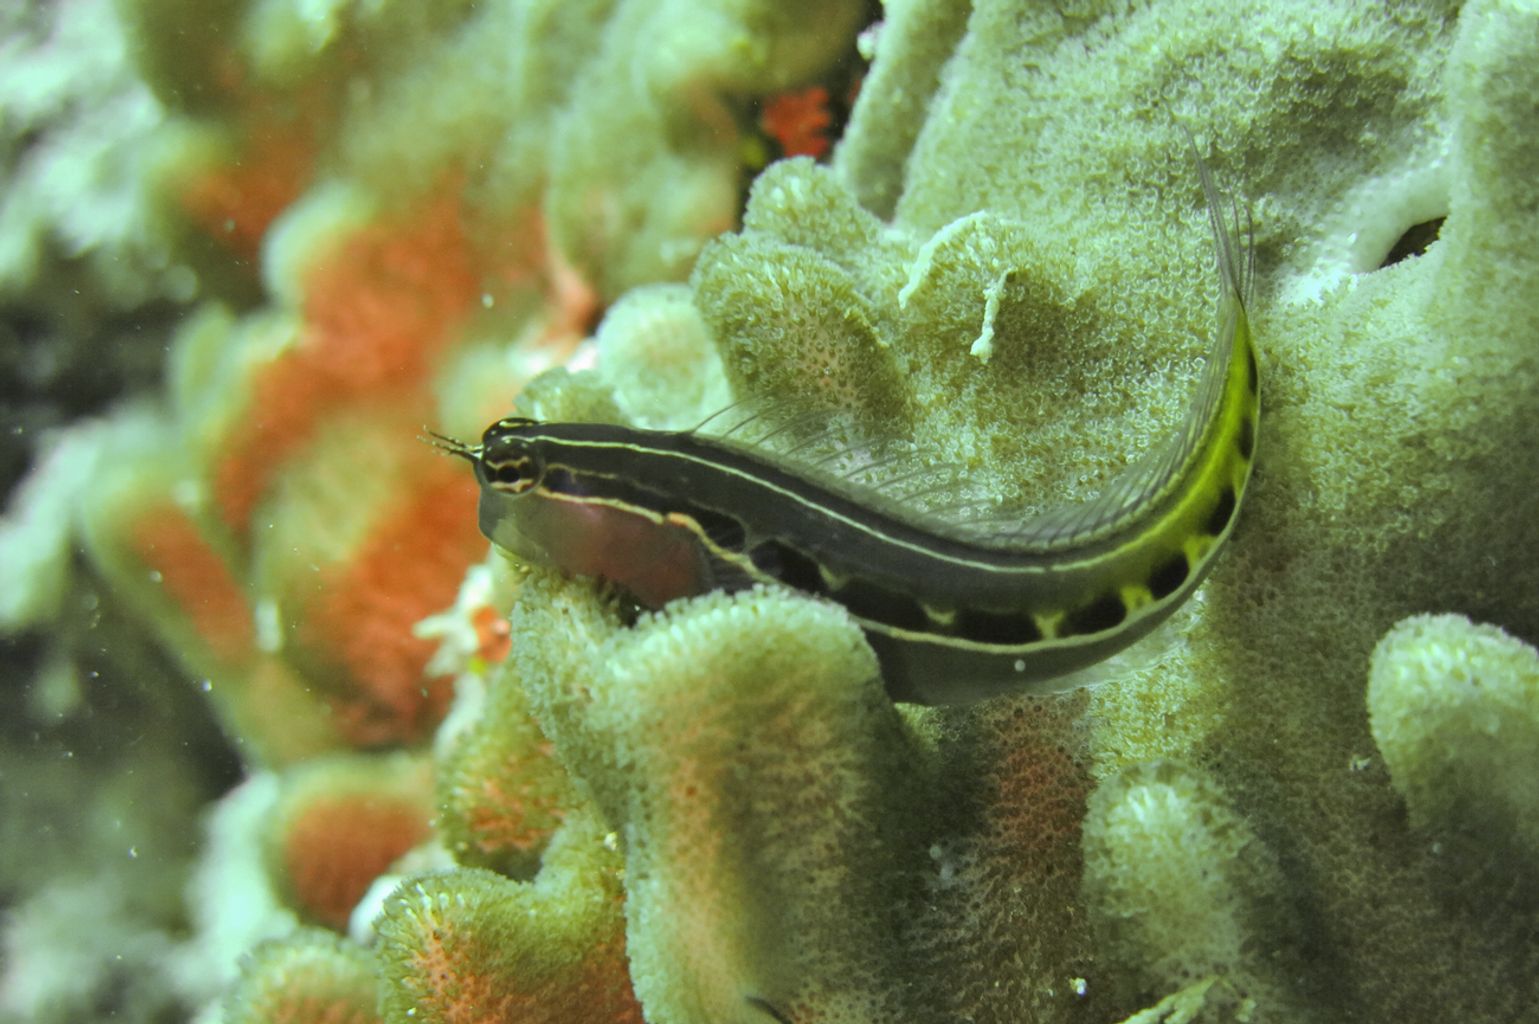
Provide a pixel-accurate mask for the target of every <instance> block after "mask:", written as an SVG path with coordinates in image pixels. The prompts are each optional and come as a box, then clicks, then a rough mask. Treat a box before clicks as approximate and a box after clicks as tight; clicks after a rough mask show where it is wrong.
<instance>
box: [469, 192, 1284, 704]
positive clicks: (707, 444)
mask: <svg viewBox="0 0 1539 1024" xmlns="http://www.w3.org/2000/svg"><path fill="white" fill-rule="evenodd" d="M1199 167H1200V164H1199ZM1201 170H1202V179H1203V185H1204V189H1205V191H1206V194H1207V196H1208V203H1209V210H1210V216H1211V219H1212V222H1213V228H1214V232H1215V238H1216V248H1217V252H1218V265H1219V269H1220V276H1221V279H1222V286H1223V291H1222V295H1221V301H1220V304H1219V329H1218V331H1217V333H1216V337H1215V340H1214V345H1213V348H1212V350H1211V352H1210V353H1209V356H1208V361H1207V364H1206V367H1205V370H1204V373H1203V376H1202V380H1201V383H1200V385H1199V387H1198V390H1197V393H1196V395H1195V397H1194V400H1193V402H1192V405H1191V408H1190V411H1189V414H1188V415H1187V417H1186V418H1185V420H1184V422H1183V424H1182V426H1181V428H1180V430H1178V431H1177V433H1176V435H1175V436H1174V437H1172V438H1171V439H1169V441H1168V442H1167V443H1166V444H1164V445H1161V446H1156V447H1155V449H1154V450H1153V452H1152V453H1151V455H1150V456H1149V457H1148V458H1146V459H1144V460H1143V461H1141V462H1139V463H1138V464H1136V465H1134V466H1133V467H1132V468H1131V469H1130V470H1129V471H1128V472H1127V473H1124V474H1123V475H1122V476H1120V477H1118V478H1117V479H1116V480H1114V481H1112V482H1111V484H1109V485H1108V487H1107V488H1106V489H1105V491H1104V492H1103V493H1102V494H1100V495H1099V496H1097V497H1096V498H1094V499H1092V500H1091V501H1088V502H1086V503H1084V504H1081V505H1076V506H1071V507H1067V508H1064V509H1059V510H1055V511H1052V512H1049V513H1047V514H1045V515H1042V516H1038V517H1036V518H1033V519H1029V520H1026V521H1023V522H1021V523H1020V524H1018V525H1017V526H1015V527H1013V528H1010V529H1008V530H1003V531H997V532H994V533H984V532H983V531H981V530H975V529H968V528H966V527H955V526H949V525H947V524H942V523H937V522H934V521H930V520H928V519H927V518H926V517H924V516H922V515H918V514H913V513H907V512H905V510H903V509H902V508H898V507H895V506H894V503H893V501H892V500H891V499H890V498H889V497H888V496H887V495H885V494H883V493H882V492H881V491H880V489H879V488H870V487H862V486H859V485H856V484H854V483H852V482H847V481H838V480H830V479H825V478H819V477H817V476H814V475H812V474H809V473H806V472H802V471H799V470H798V469H797V468H796V467H795V466H794V465H790V464H786V463H783V462H781V461H777V458H776V457H775V456H773V455H772V454H771V453H769V452H767V451H765V450H763V449H760V448H755V447H752V446H748V445H743V444H739V443H735V442H733V441H730V440H727V439H724V438H712V437H709V436H706V435H704V434H701V433H698V432H668V431H648V430H639V429H633V428H629V427H622V426H612V425H605V424H587V423H540V422H536V421H533V420H529V419H521V418H511V419H506V420H502V421H500V422H498V423H496V424H493V425H492V426H491V427H490V428H488V430H487V431H486V433H485V435H484V437H483V439H482V443H481V445H480V446H479V447H477V448H468V447H463V446H461V447H458V448H456V449H455V450H456V451H458V453H459V454H462V455H464V456H465V457H467V458H469V459H470V460H471V461H472V462H474V464H475V467H476V472H477V475H478V478H479V479H480V481H481V485H482V499H481V511H480V516H481V527H482V530H483V531H484V532H485V533H486V535H487V536H488V537H489V538H490V539H491V540H492V541H494V542H495V543H497V544H498V545H499V546H501V547H503V548H505V549H507V550H509V551H511V552H513V553H514V554H516V555H518V556H520V557H522V558H525V559H527V560H530V561H533V562H538V563H541V564H545V565H552V566H555V567H557V568H560V569H563V570H566V571H569V572H573V573H578V574H583V575H592V576H599V577H603V578H606V579H608V580H611V581H612V582H614V583H616V584H618V585H619V586H621V587H623V588H625V589H626V590H627V591H629V592H630V593H631V594H632V595H634V596H635V597H636V599H637V600H638V601H640V602H641V603H642V604H644V605H647V606H650V607H658V606H661V605H662V604H663V603H665V602H666V601H668V600H671V599H674V598H677V597H685V596H690V595H694V594H699V593H703V592H705V591H708V590H711V589H718V588H736V587H741V586H747V585H751V584H753V583H772V584H782V585H787V586H791V587H794V588H796V589H798V590H800V591H803V592H805V593H808V594H811V595H814V596H817V597H821V598H824V599H827V600H831V601H836V602H838V603H839V604H841V605H843V606H844V607H845V608H846V609H848V610H849V612H850V613H851V614H852V615H853V616H854V617H855V618H856V619H857V620H858V621H859V622H860V623H861V625H862V626H863V627H864V628H865V630H866V633H867V636H868V637H869V638H870V640H871V642H872V646H873V647H874V648H875V650H876V652H877V654H878V657H879V659H880V661H881V665H882V671H883V677H884V679H885V681H886V685H887V687H888V691H889V692H890V693H891V694H892V696H893V697H894V699H898V700H909V701H916V702H920V703H927V704H939V703H959V702H967V701H974V700H979V699H984V698H988V697H992V696H996V695H1000V694H1005V693H1019V692H1045V691H1051V690H1055V689H1061V688H1063V687H1064V686H1065V685H1066V684H1065V682H1064V677H1065V676H1067V675H1068V674H1070V673H1073V672H1074V671H1075V670H1077V669H1081V668H1084V667H1086V666H1088V665H1091V664H1094V663H1095V662H1098V661H1100V660H1102V659H1104V658H1106V657H1108V656H1110V655H1111V654H1114V653H1116V652H1117V651H1120V650H1121V649H1123V648H1125V647H1126V646H1128V645H1129V644H1131V643H1132V642H1134V641H1135V640H1137V639H1138V638H1140V637H1142V636H1144V635H1145V634H1146V633H1148V632H1149V631H1150V630H1151V629H1153V628H1154V627H1155V626H1156V625H1158V624H1159V623H1160V622H1161V621H1163V620H1164V619H1166V618H1167V617H1168V616H1169V615H1170V614H1171V612H1172V611H1174V610H1175V609H1176V608H1177V607H1179V606H1180V604H1181V603H1182V602H1183V601H1184V600H1185V599H1186V598H1187V597H1188V596H1189V595H1190V594H1191V593H1192V591H1193V590H1195V589H1196V587H1197V585H1198V584H1199V583H1200V582H1201V581H1202V579H1203V577H1204V576H1205V575H1206V574H1207V572H1208V571H1209V570H1210V569H1211V568H1212V565H1213V561H1214V557H1215V556H1216V554H1217V553H1218V551H1219V549H1220V548H1221V547H1222V545H1223V543H1224V541H1225V539H1226V538H1227V537H1228V536H1229V534H1230V532H1231V531H1232V529H1233V527H1234V522H1235V518H1236V516H1237V514H1238V511H1239V508H1240V504H1241V500H1242V498H1243V497H1244V493H1245V489H1246V487H1247V484H1248V482H1249V479H1250V471H1251V466H1252V463H1253V461H1254V456H1255V444H1256V434H1257V428H1258V418H1259V414H1260V396H1259V377H1258V366H1257V361H1256V354H1255V349H1254V345H1253V341H1252V338H1251V332H1250V327H1249V321H1248V319H1247V317H1246V313H1245V305H1244V298H1245V293H1246V291H1247V289H1248V283H1249V268H1248V265H1247V266H1245V267H1244V268H1242V266H1241V263H1240V260H1239V258H1238V256H1237V253H1236V245H1235V242H1234V236H1233V235H1231V234H1230V232H1229V231H1228V230H1227V229H1226V227H1225V225H1224V221H1223V217H1222V214H1221V207H1220V206H1219V203H1218V199H1217V197H1216V194H1215V193H1214V191H1213V188H1212V185H1211V183H1210V182H1209V180H1208V176H1207V172H1206V169H1205V168H1202V169H1201ZM1068 685H1073V684H1072V683H1070V684H1068Z"/></svg>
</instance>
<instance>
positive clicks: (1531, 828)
mask: <svg viewBox="0 0 1539 1024" xmlns="http://www.w3.org/2000/svg"><path fill="white" fill-rule="evenodd" d="M1368 714H1369V724H1370V725H1371V726H1372V728H1373V738H1374V742H1375V743H1376V744H1377V745H1378V748H1379V753H1380V754H1381V755H1382V756H1383V758H1384V764H1385V767H1387V768H1388V769H1389V777H1390V781H1391V783H1393V785H1394V787H1395V790H1396V792H1398V793H1399V794H1400V795H1401V796H1402V797H1403V798H1404V799H1405V802H1406V806H1407V808H1408V809H1409V810H1410V814H1411V822H1412V824H1414V825H1416V826H1417V827H1419V828H1424V829H1429V830H1431V831H1433V832H1434V833H1435V834H1437V835H1438V836H1439V837H1440V838H1442V839H1444V840H1445V841H1453V842H1457V843H1459V844H1460V845H1461V846H1463V847H1466V848H1475V849H1478V848H1480V847H1484V848H1485V849H1484V850H1483V852H1481V853H1480V862H1483V866H1484V867H1485V868H1486V869H1488V870H1503V869H1510V868H1509V867H1508V866H1509V865H1510V866H1521V867H1522V868H1523V869H1524V870H1530V871H1531V870H1532V869H1533V868H1534V867H1535V865H1533V864H1531V863H1529V862H1530V861H1531V860H1532V851H1534V850H1539V774H1536V773H1535V772H1534V770H1533V768H1534V765H1535V764H1536V763H1539V652H1536V651H1535V650H1534V648H1533V647H1531V646H1529V645H1528V644H1524V643H1521V642H1520V641H1518V640H1516V639H1515V638H1513V637H1511V636H1508V635H1507V634H1506V633H1504V632H1502V631H1501V630H1499V629H1497V628H1495V627H1494V626H1478V625H1475V624H1474V623H1471V622H1470V621H1469V620H1468V619H1466V618H1464V617H1463V616H1460V615H1423V616H1416V617H1413V618H1410V619H1406V620H1405V621H1403V622H1400V623H1397V624H1396V625H1395V627H1394V628H1393V629H1392V630H1390V631H1389V633H1387V634H1386V635H1385V637H1384V639H1383V640H1381V641H1379V645H1378V647H1376V648H1374V652H1373V665H1372V668H1371V670H1370V672H1369V675H1368ZM1465 852H1466V853H1468V852H1471V850H1469V849H1466V850H1465ZM1497 862H1500V863H1501V865H1502V867H1500V868H1499V867H1498V866H1497Z"/></svg>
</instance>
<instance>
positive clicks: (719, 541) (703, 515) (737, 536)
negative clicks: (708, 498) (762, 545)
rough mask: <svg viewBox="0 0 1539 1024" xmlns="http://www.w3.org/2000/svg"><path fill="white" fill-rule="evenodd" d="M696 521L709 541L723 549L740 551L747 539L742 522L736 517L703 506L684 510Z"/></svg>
mask: <svg viewBox="0 0 1539 1024" xmlns="http://www.w3.org/2000/svg"><path fill="white" fill-rule="evenodd" d="M685 515H687V516H689V517H690V518H691V519H693V520H694V521H695V522H696V523H698V524H699V526H700V530H701V532H702V533H704V534H705V536H707V537H709V538H710V540H711V543H713V544H715V545H716V546H717V547H719V548H721V549H722V550H723V551H741V550H742V549H743V543H744V541H745V540H746V539H747V533H746V531H745V530H744V529H743V524H742V522H740V521H739V520H738V519H737V518H735V517H733V516H729V515H726V514H724V513H721V512H713V511H711V510H710V509H705V508H692V509H690V510H688V511H687V512H685Z"/></svg>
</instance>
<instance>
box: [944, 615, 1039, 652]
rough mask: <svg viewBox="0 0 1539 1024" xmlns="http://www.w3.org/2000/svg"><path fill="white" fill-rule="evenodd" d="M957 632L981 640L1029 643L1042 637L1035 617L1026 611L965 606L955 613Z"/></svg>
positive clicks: (986, 642)
mask: <svg viewBox="0 0 1539 1024" xmlns="http://www.w3.org/2000/svg"><path fill="white" fill-rule="evenodd" d="M955 629H956V633H957V635H958V636H962V637H965V638H967V639H968V640H975V641H977V642H978V643H981V644H1011V645H1020V644H1032V643H1036V642H1037V641H1039V640H1041V639H1042V631H1041V630H1040V629H1038V628H1037V623H1036V620H1035V619H1033V618H1032V617H1031V616H1030V615H1028V614H1027V613H1026V612H989V611H980V610H978V609H964V610H963V611H961V612H959V613H958V614H957V618H956V625H955Z"/></svg>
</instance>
